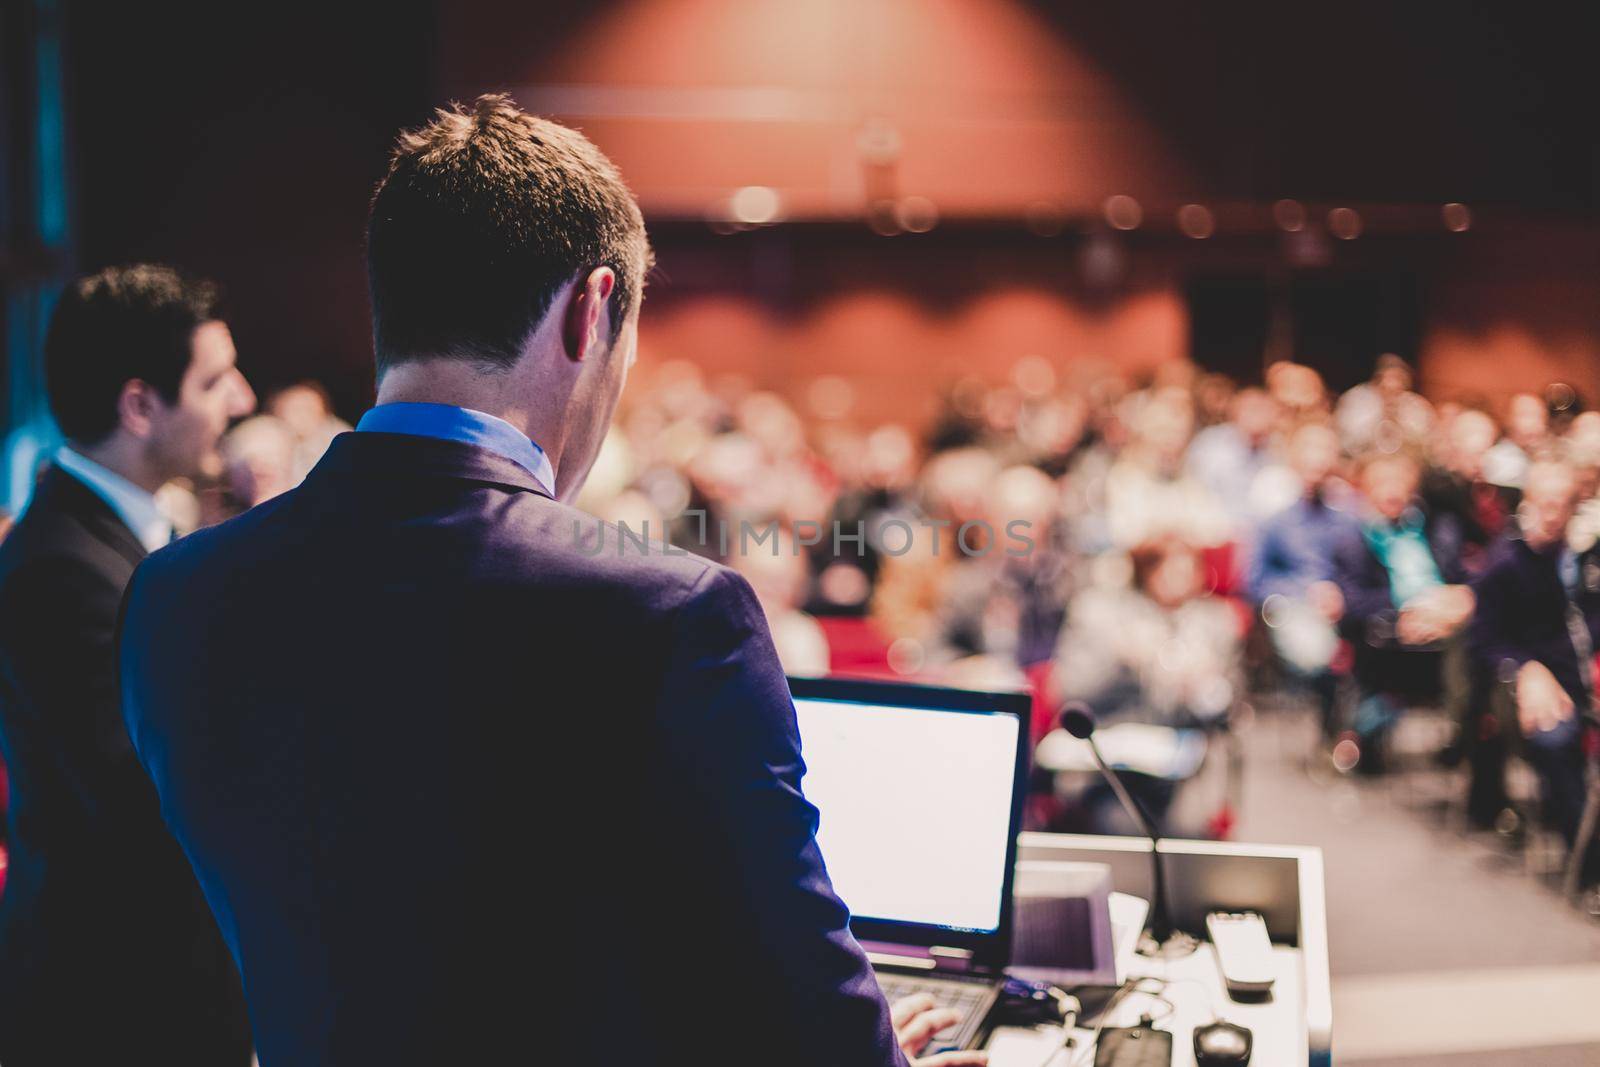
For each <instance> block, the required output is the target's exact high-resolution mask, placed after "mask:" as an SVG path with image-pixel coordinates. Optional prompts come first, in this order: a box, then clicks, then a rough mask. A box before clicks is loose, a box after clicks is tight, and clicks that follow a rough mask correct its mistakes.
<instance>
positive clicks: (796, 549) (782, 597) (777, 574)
mask: <svg viewBox="0 0 1600 1067" xmlns="http://www.w3.org/2000/svg"><path fill="white" fill-rule="evenodd" d="M768 546H770V547H768ZM730 564H731V566H732V567H733V569H734V570H736V571H738V572H739V573H740V574H742V575H743V576H744V578H745V580H746V581H748V582H749V583H750V588H751V589H753V590H755V594H756V599H757V600H758V601H760V603H761V610H762V612H763V613H765V615H766V617H767V626H768V628H769V629H771V631H772V644H773V647H774V648H776V649H777V651H778V661H779V662H780V663H782V664H783V669H784V673H786V674H792V675H797V676H800V677H804V678H820V677H822V676H823V675H825V674H827V673H828V637H827V635H826V634H825V633H823V632H822V627H821V626H819V625H818V624H817V620H816V619H814V618H812V617H811V616H810V615H807V614H806V613H805V612H804V611H802V610H800V606H801V604H802V603H803V602H804V596H805V590H806V581H807V578H808V577H809V575H808V572H807V567H806V557H805V554H804V553H803V552H802V550H801V547H800V546H799V545H798V544H797V543H796V541H795V537H794V535H793V534H792V533H789V532H788V531H779V532H778V533H777V535H776V536H775V537H772V538H769V539H768V540H767V541H766V542H765V543H763V544H760V545H757V544H749V545H745V546H741V547H740V548H739V549H738V550H737V551H735V552H733V553H732V554H731V559H730Z"/></svg>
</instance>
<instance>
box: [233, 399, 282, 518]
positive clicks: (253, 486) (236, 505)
mask: <svg viewBox="0 0 1600 1067" xmlns="http://www.w3.org/2000/svg"><path fill="white" fill-rule="evenodd" d="M297 445H298V442H297V441H296V439H295V435H294V434H293V433H292V432H291V431H290V429H289V426H288V424H287V423H285V422H284V421H283V420H282V419H279V418H276V417H274V416H272V415H255V416H252V417H251V418H248V419H245V420H244V421H243V422H241V423H239V425H237V426H235V427H234V428H233V429H231V430H229V431H228V433H227V435H226V436H225V437H223V439H222V458H223V461H224V464H225V471H224V474H223V489H224V492H225V493H226V495H227V498H228V502H229V504H230V506H231V508H232V511H233V514H238V513H239V512H241V511H248V510H249V509H251V508H253V507H255V506H256V505H257V504H260V503H261V502H263V501H266V500H271V499H272V498H273V497H275V496H277V495H278V494H279V493H286V492H288V491H289V490H290V489H293V488H294V487H295V486H296V485H297V484H299V482H298V481H297V480H296V478H295V448H296V446H297Z"/></svg>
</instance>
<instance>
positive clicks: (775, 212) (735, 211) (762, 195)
mask: <svg viewBox="0 0 1600 1067" xmlns="http://www.w3.org/2000/svg"><path fill="white" fill-rule="evenodd" d="M782 212H783V198H782V197H781V196H779V195H778V191H777V190H776V189H773V188H771V187H770V186H766V185H746V186H745V187H744V188H742V189H738V190H735V192H734V194H733V196H731V197H729V198H728V213H729V214H730V215H732V216H733V219H734V221H735V222H741V223H743V224H744V225H746V226H764V225H766V224H767V223H769V222H774V221H776V220H777V218H778V216H779V215H780V214H782Z"/></svg>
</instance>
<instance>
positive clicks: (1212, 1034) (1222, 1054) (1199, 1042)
mask: <svg viewBox="0 0 1600 1067" xmlns="http://www.w3.org/2000/svg"><path fill="white" fill-rule="evenodd" d="M1252 1044H1253V1036H1252V1034H1251V1033H1250V1031H1249V1030H1248V1029H1247V1028H1245V1027H1243V1026H1238V1025H1236V1024H1234V1023H1229V1022H1222V1021H1220V1020H1219V1021H1218V1022H1214V1023H1208V1024H1207V1025H1205V1026H1197V1027H1195V1028H1194V1062H1195V1065H1196V1067H1245V1064H1247V1063H1249V1062H1250V1046H1251V1045H1252Z"/></svg>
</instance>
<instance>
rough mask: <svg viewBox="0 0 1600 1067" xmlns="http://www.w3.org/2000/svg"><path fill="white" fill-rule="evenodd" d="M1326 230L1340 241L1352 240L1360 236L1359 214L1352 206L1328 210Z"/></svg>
mask: <svg viewBox="0 0 1600 1067" xmlns="http://www.w3.org/2000/svg"><path fill="white" fill-rule="evenodd" d="M1328 232H1329V233H1331V234H1333V235H1334V236H1335V237H1337V238H1338V239H1339V240H1341V241H1354V240H1355V239H1356V238H1357V237H1360V236H1361V216H1360V215H1359V214H1357V213H1356V211H1355V209H1354V208H1348V207H1336V208H1334V209H1333V210H1332V211H1330V212H1328Z"/></svg>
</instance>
